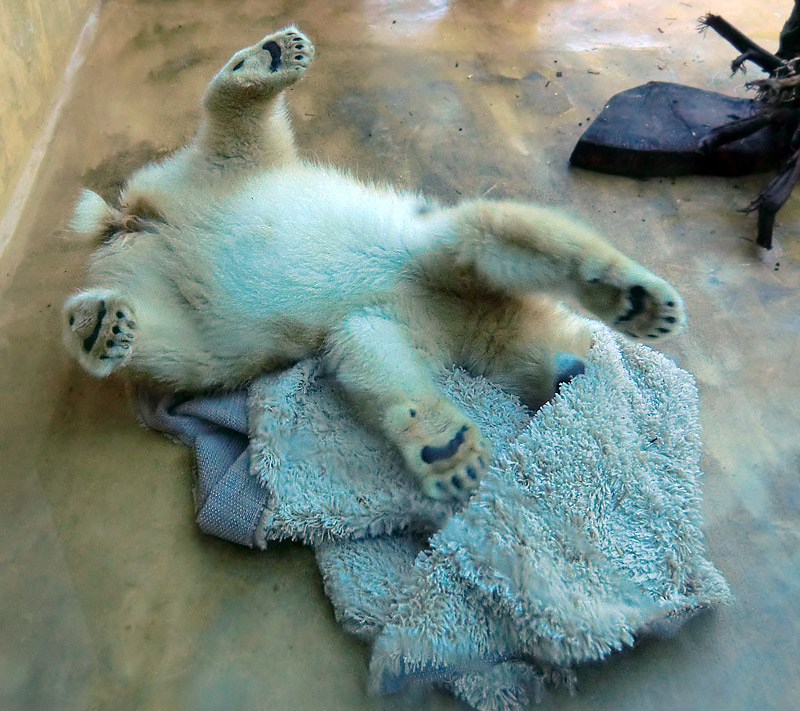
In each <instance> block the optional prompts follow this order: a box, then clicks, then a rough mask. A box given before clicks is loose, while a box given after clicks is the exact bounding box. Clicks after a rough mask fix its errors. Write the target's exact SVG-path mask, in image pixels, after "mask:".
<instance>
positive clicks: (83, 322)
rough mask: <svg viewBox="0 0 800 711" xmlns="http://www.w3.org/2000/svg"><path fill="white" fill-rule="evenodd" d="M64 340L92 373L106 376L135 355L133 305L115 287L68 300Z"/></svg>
mask: <svg viewBox="0 0 800 711" xmlns="http://www.w3.org/2000/svg"><path fill="white" fill-rule="evenodd" d="M63 318H64V341H65V343H66V345H67V348H68V349H69V350H70V351H71V352H72V354H73V355H74V356H75V358H77V360H78V362H79V363H80V364H81V365H82V366H83V367H84V368H85V369H86V370H87V371H88V372H89V373H91V374H92V375H95V376H97V377H104V376H106V375H109V374H110V373H111V372H112V371H113V370H116V369H117V368H119V367H121V366H122V365H123V364H124V363H125V362H126V361H127V360H128V359H129V358H130V356H131V344H132V343H133V338H134V332H135V329H136V321H135V315H134V312H133V308H132V307H131V306H130V305H129V304H128V302H127V301H126V300H124V299H122V298H121V297H119V296H118V295H117V294H115V293H114V292H112V291H109V290H106V289H94V290H90V291H85V292H83V293H81V294H78V295H76V296H73V297H72V298H71V299H68V300H67V302H66V303H65V304H64V309H63Z"/></svg>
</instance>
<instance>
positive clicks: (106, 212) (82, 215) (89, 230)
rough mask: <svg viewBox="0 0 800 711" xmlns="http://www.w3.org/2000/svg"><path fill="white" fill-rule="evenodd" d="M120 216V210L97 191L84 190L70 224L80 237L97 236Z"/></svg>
mask: <svg viewBox="0 0 800 711" xmlns="http://www.w3.org/2000/svg"><path fill="white" fill-rule="evenodd" d="M119 218H120V215H119V211H117V210H115V209H114V208H113V207H111V205H109V204H108V203H107V202H106V201H105V200H103V198H101V197H100V196H99V195H98V194H97V193H93V192H92V191H91V190H83V191H82V192H81V196H80V198H78V202H77V203H76V204H75V210H74V212H73V213H72V220H70V223H69V226H70V229H72V230H73V232H74V233H75V236H76V237H78V238H84V239H88V238H92V237H97V236H98V235H100V234H102V233H103V232H105V231H106V230H107V229H108V226H109V225H110V224H112V223H113V222H115V221H118V220H119Z"/></svg>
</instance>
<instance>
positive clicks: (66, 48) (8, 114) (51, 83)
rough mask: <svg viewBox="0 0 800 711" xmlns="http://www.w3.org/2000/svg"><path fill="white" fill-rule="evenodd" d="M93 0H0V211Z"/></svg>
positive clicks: (38, 132)
mask: <svg viewBox="0 0 800 711" xmlns="http://www.w3.org/2000/svg"><path fill="white" fill-rule="evenodd" d="M96 4H97V3H96V0H0V215H3V213H4V212H5V211H6V208H7V207H8V203H9V200H10V198H11V195H12V193H13V191H14V188H15V187H16V185H17V182H18V180H19V178H20V175H21V174H22V171H23V169H24V168H25V165H26V164H27V162H28V160H29V158H30V155H31V150H32V148H33V146H34V144H35V143H36V140H37V139H38V138H39V136H40V135H41V134H42V130H43V128H44V126H45V124H46V122H47V119H48V117H49V115H50V112H51V110H52V107H53V104H54V101H55V97H56V93H57V91H58V89H59V84H60V81H61V77H62V76H63V74H64V70H65V68H66V66H67V62H68V61H69V58H70V55H71V54H72V50H73V48H74V47H75V43H76V40H77V38H78V34H79V33H80V30H81V28H82V27H83V25H84V24H85V22H86V19H87V18H88V17H89V14H90V13H91V11H92V10H93V9H94V8H95V6H96Z"/></svg>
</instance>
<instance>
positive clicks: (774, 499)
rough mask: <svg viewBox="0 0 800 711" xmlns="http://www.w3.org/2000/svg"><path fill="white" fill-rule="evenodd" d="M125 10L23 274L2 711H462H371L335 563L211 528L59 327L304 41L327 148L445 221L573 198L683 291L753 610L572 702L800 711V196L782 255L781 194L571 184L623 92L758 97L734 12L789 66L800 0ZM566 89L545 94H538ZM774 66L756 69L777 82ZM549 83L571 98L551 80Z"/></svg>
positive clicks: (309, 134)
mask: <svg viewBox="0 0 800 711" xmlns="http://www.w3.org/2000/svg"><path fill="white" fill-rule="evenodd" d="M753 7H754V3H752V2H746V1H745V0H726V2H716V3H714V2H704V3H700V4H697V3H696V2H695V0H691V2H672V1H671V0H637V1H636V2H633V1H631V2H623V1H622V0H542V1H541V2H532V1H530V0H519V1H518V2H513V1H512V0H505V1H503V0H494V1H488V0H450V2H448V0H395V1H392V0H361V1H360V2H356V1H348V0H292V2H288V1H286V2H279V1H277V0H276V1H275V2H263V0H260V1H255V0H240V1H239V2H237V3H235V4H231V3H227V2H222V1H221V0H217V1H216V2H214V1H211V0H191V1H190V0H177V1H176V2H157V1H156V0H141V1H139V2H136V1H135V0H108V1H107V2H105V3H104V5H103V7H102V11H101V14H100V19H99V26H98V33H97V39H96V41H95V42H94V44H93V45H92V47H91V49H90V51H89V54H88V56H87V58H86V63H85V65H84V66H83V68H82V69H81V71H80V73H79V76H78V81H77V85H76V87H75V90H74V93H73V95H72V96H71V98H70V100H69V101H68V103H67V105H66V109H65V111H64V113H63V115H62V117H61V120H60V123H59V126H58V129H57V131H56V135H55V139H54V141H53V143H52V145H51V147H50V149H49V154H48V157H47V159H46V160H45V164H44V166H43V168H42V170H41V172H40V174H39V177H38V181H37V184H36V186H35V189H34V191H33V193H32V195H31V197H30V200H29V201H28V203H27V207H26V209H25V212H24V215H23V218H22V221H21V223H20V226H19V228H18V230H17V234H16V235H15V237H14V241H13V243H12V245H11V246H10V248H9V249H7V250H6V252H5V253H4V255H3V258H2V261H0V267H1V268H2V269H1V270H0V289H2V300H1V301H0V392H2V400H0V412H1V413H2V418H1V419H0V463H1V464H0V467H1V468H2V476H3V494H2V496H0V512H1V515H0V540H2V546H0V560H1V561H2V577H1V578H0V629H1V630H2V634H0V708H3V709H9V710H13V711H16V710H17V709H31V710H33V709H35V710H37V711H39V710H44V709H47V710H49V709H53V710H58V711H68V710H71V709H114V711H126V710H127V709H131V710H132V711H133V710H136V711H145V710H147V711H149V710H156V709H169V710H170V711H179V710H183V709H186V710H187V711H205V710H209V711H216V710H220V709H264V710H267V711H290V710H291V711H296V710H299V711H305V710H306V709H318V708H322V709H326V710H327V711H339V710H341V711H345V710H347V711H358V710H361V709H404V708H410V707H414V708H420V707H423V708H430V709H457V708H462V707H461V706H459V705H458V704H457V703H455V702H454V701H452V700H450V699H449V698H446V697H444V696H434V697H431V698H430V699H429V700H427V701H423V703H422V704H421V705H420V700H419V699H414V700H408V699H403V698H388V699H380V698H371V697H368V696H366V694H365V691H364V687H365V679H366V664H367V659H368V650H367V649H366V648H365V647H364V646H362V645H361V644H360V643H358V642H356V641H354V640H353V639H352V638H349V637H347V636H346V635H345V634H344V633H343V632H342V631H341V630H340V629H339V628H338V626H337V624H336V622H335V620H334V619H333V615H332V611H331V608H330V606H329V604H328V602H327V600H326V598H325V596H324V594H323V592H322V587H321V582H320V579H319V576H318V575H317V572H316V569H315V565H314V561H313V557H312V555H311V553H310V552H309V551H308V550H306V549H304V548H302V547H301V546H299V545H291V544H285V545H276V546H273V547H272V548H271V549H270V550H269V551H268V552H266V553H258V552H253V551H250V550H248V549H243V548H237V547H235V546H233V545H229V544H226V543H223V542H221V541H217V540H213V539H209V538H206V537H203V536H201V535H200V534H199V533H198V532H197V530H196V528H195V526H194V523H193V511H192V498H191V479H190V471H189V467H190V459H189V453H188V451H186V450H185V449H184V448H182V447H180V446H178V445H175V444H172V443H171V442H169V441H168V440H166V439H164V438H163V437H161V436H160V435H157V434H155V433H152V432H150V431H146V430H143V429H141V428H139V427H137V425H136V423H135V421H134V418H133V416H132V415H131V413H130V410H129V407H128V404H127V401H126V398H125V391H124V388H123V387H122V385H121V383H120V382H117V381H114V380H109V381H103V382H101V381H97V380H93V379H91V378H90V377H89V376H87V375H85V374H84V373H83V372H82V371H81V370H79V369H78V367H77V366H76V365H75V364H73V363H72V362H71V361H69V360H68V358H67V357H66V354H65V351H64V350H63V348H62V347H61V345H60V341H59V329H58V321H57V313H58V310H59V308H60V304H61V302H62V301H63V299H64V298H65V296H66V295H67V294H68V293H69V292H70V290H71V289H73V288H75V287H76V286H77V285H78V284H79V283H80V280H81V269H82V265H83V264H84V262H85V259H86V256H87V248H86V247H85V246H82V245H74V244H70V243H68V242H65V241H63V240H58V239H55V237H56V236H58V235H59V234H61V228H62V226H63V225H64V223H65V220H66V219H67V218H68V216H69V214H70V207H71V204H72V202H73V200H74V198H75V196H76V194H77V191H78V190H79V188H80V187H81V186H88V187H92V188H94V189H96V190H100V191H101V192H105V193H106V194H107V195H110V194H112V193H113V191H114V189H115V186H116V185H117V184H118V181H119V180H120V179H121V178H122V177H123V176H124V175H125V174H126V173H128V172H129V171H130V170H131V169H132V168H134V167H136V166H137V165H139V164H140V163H142V162H143V161H145V160H148V159H150V158H152V157H154V156H157V155H160V154H161V153H163V152H165V151H168V150H170V149H172V148H174V147H176V146H178V145H179V144H181V143H182V142H184V141H186V140H187V139H188V138H189V137H190V135H191V134H192V131H193V129H194V126H195V122H196V119H197V99H198V97H199V94H200V92H201V90H202V88H203V86H204V85H205V83H206V81H207V80H208V78H209V77H210V76H211V75H212V74H213V73H214V72H215V71H216V69H217V67H218V66H219V65H221V64H222V63H223V62H224V61H225V60H226V59H227V57H228V56H229V55H230V54H231V53H232V52H233V51H235V50H236V49H238V48H239V47H241V46H244V45H247V44H251V43H252V42H253V41H255V40H256V39H258V38H259V37H261V36H262V35H263V34H265V33H266V32H267V31H268V30H271V29H273V28H277V27H280V26H282V25H283V24H286V23H288V22H290V21H295V22H297V24H298V25H299V26H300V27H301V28H302V29H303V30H305V31H306V32H307V33H308V34H309V35H310V36H311V37H312V38H313V39H314V41H315V43H316V46H317V59H316V62H315V64H314V67H313V68H312V70H311V72H310V74H309V76H308V77H307V79H306V80H305V81H303V82H302V83H301V84H299V85H298V86H296V87H295V88H294V89H293V90H292V92H291V96H290V105H291V109H292V113H293V116H294V119H295V123H296V128H297V134H298V139H299V143H300V145H301V146H302V147H303V150H304V154H305V155H306V156H313V157H316V158H318V159H321V160H325V161H332V162H334V163H337V164H339V165H341V166H344V167H348V168H351V169H353V170H354V171H356V172H357V173H358V174H359V175H361V176H363V177H381V178H385V179H388V180H390V181H392V182H394V183H396V184H398V185H399V186H402V187H407V188H414V189H419V190H423V191H426V192H429V193H431V194H433V195H435V196H436V197H438V198H440V199H442V200H444V201H448V202H450V201H454V200H456V199H458V198H459V197H460V196H462V195H463V196H474V195H488V196H491V197H496V198H500V197H511V198H519V199H531V200H537V201H546V202H550V203H556V204H561V205H566V206H569V207H570V208H571V209H573V210H574V211H575V212H576V213H578V214H580V215H582V216H583V217H584V218H586V219H589V220H590V221H592V222H593V223H595V224H596V225H598V226H599V227H601V228H603V229H604V230H605V231H606V232H607V233H609V234H610V235H611V236H612V238H613V241H615V243H616V244H618V246H620V247H621V248H623V249H624V250H625V251H627V252H629V253H630V254H632V255H633V256H635V257H637V258H638V259H640V260H641V261H643V262H644V263H645V264H646V265H648V266H649V267H651V268H653V269H654V270H655V271H657V272H659V273H661V274H663V275H664V276H665V277H667V278H668V279H669V280H670V281H672V282H673V283H674V284H676V285H677V286H678V287H679V288H680V289H681V290H682V292H683V294H684V296H685V298H686V302H687V305H688V309H689V313H690V325H689V328H688V330H687V332H686V334H685V335H683V336H681V337H680V338H678V339H677V340H675V341H674V342H671V343H669V344H668V345H667V346H666V347H665V352H667V353H668V354H669V355H671V356H673V357H675V358H676V359H677V360H678V362H679V363H680V364H681V365H682V366H683V367H685V368H686V369H688V370H689V371H691V372H693V373H694V374H695V375H696V376H697V378H698V381H699V386H700V390H701V397H702V423H703V427H704V440H705V458H704V470H705V472H706V478H705V484H704V486H705V508H704V513H705V518H706V524H707V528H706V530H707V544H708V551H709V555H710V557H711V559H712V560H713V561H714V562H715V563H716V564H717V565H718V567H719V568H720V569H721V571H722V572H723V574H724V575H725V576H726V577H727V579H728V580H729V581H730V583H731V586H732V588H733V591H734V593H735V595H736V601H735V603H734V604H733V605H731V606H730V607H728V608H725V609H720V610H718V611H716V612H714V613H711V614H708V615H705V616H703V617H700V618H698V619H696V620H694V621H693V622H691V623H690V624H689V625H688V626H687V627H685V628H684V629H683V630H682V631H681V633H680V634H679V635H678V636H677V637H676V638H674V639H672V640H669V641H661V642H648V643H646V644H643V645H641V646H639V647H637V648H635V649H633V650H631V651H629V652H627V653H625V654H621V655H617V656H615V657H614V658H612V659H610V660H608V661H607V662H604V663H601V664H596V665H593V666H591V667H589V668H586V669H583V670H581V672H580V673H579V683H580V690H579V693H578V695H576V696H574V697H569V696H567V695H566V694H555V695H553V696H551V697H550V698H549V699H548V700H547V702H546V706H547V707H548V708H551V709H564V710H569V711H578V710H583V709H592V710H593V711H605V710H610V709H614V710H615V711H633V710H636V711H643V710H649V709H652V710H660V709H684V710H693V709H709V710H711V709H714V710H720V711H721V710H723V709H724V710H725V711H734V710H741V711H745V710H747V711H752V710H767V709H789V708H796V706H795V704H797V703H798V702H797V699H798V698H800V673H799V672H798V666H799V665H800V662H798V659H800V654H798V652H800V643H798V636H800V629H799V627H800V624H799V622H800V613H799V612H798V604H797V600H798V599H800V556H799V555H798V549H799V548H800V546H798V543H800V513H799V512H798V509H799V508H800V477H798V464H800V437H798V426H797V422H798V414H800V412H799V411H800V404H798V403H800V367H798V366H800V336H799V334H800V291H798V286H800V235H798V226H799V225H800V199H798V198H797V197H795V198H793V199H792V200H790V202H789V203H788V205H787V206H786V207H785V208H784V209H783V210H782V211H781V213H780V215H779V220H778V229H777V232H776V236H777V239H778V241H779V242H780V244H781V245H782V251H780V252H779V251H777V250H775V251H773V252H770V253H769V254H767V255H766V256H763V255H761V256H760V255H759V254H758V252H757V250H756V249H755V248H754V245H753V236H754V230H755V219H754V218H753V217H746V216H744V215H742V214H740V213H739V212H737V210H738V209H739V208H741V207H743V206H744V205H745V204H746V203H747V202H748V201H749V199H750V198H751V197H752V196H754V195H755V194H756V193H757V192H758V190H759V189H760V187H761V186H762V185H763V184H764V182H765V181H766V180H767V178H768V176H763V175H762V176H753V177H748V178H743V179H736V180H731V179H719V178H694V177H692V178H679V179H674V180H673V179H651V180H647V181H635V180H630V179H626V178H617V177H610V176H604V175H599V174H592V173H588V172H584V171H579V170H570V169H569V168H568V165H567V158H568V156H569V153H570V151H571V150H572V147H573V146H574V144H575V141H576V140H577V138H578V136H579V135H580V134H581V132H582V131H583V130H584V128H585V127H586V125H587V121H589V120H590V119H591V118H592V117H594V116H595V115H596V114H597V113H598V112H599V110H601V109H602V106H603V104H604V102H605V101H606V100H607V99H608V98H609V97H610V96H612V95H613V94H614V93H616V92H618V91H621V90H623V89H626V88H630V87H632V86H634V85H636V84H639V83H642V82H644V81H648V80H652V79H657V80H667V81H679V82H682V83H686V84H690V85H694V86H699V87H702V88H712V89H716V90H719V91H724V92H727V93H736V94H739V95H744V93H745V92H744V88H743V84H744V81H745V80H744V79H743V78H742V77H741V76H738V77H734V78H730V77H729V71H728V63H729V62H730V60H731V59H732V58H733V55H734V53H733V51H732V50H731V48H730V47H729V46H727V45H726V44H725V43H724V42H723V41H722V40H720V39H718V38H716V37H715V36H712V35H711V34H709V35H708V36H706V37H705V38H702V37H700V36H698V35H697V34H696V32H695V24H696V23H695V21H696V18H697V17H698V16H699V15H700V14H702V13H703V12H705V11H707V10H713V11H716V12H720V13H722V14H724V15H725V17H726V18H727V19H729V20H730V21H732V22H733V23H734V24H736V25H738V26H739V27H741V28H742V29H744V30H745V31H747V32H748V33H749V34H751V35H752V36H753V37H754V38H755V39H756V40H757V41H759V42H760V43H762V44H763V45H764V46H767V47H771V48H775V47H776V46H777V36H778V32H779V30H780V27H781V25H782V23H783V19H785V17H786V16H787V15H788V12H789V10H790V9H791V2H790V1H789V0H782V1H781V2H779V3H778V2H775V3H761V4H760V7H759V8H758V9H753ZM531 72H538V74H539V75H541V77H543V80H538V79H536V78H535V75H534V78H533V79H530V78H529V79H527V80H525V79H523V78H524V77H526V76H528V75H530V73H531ZM756 74H757V72H756V70H755V69H753V70H751V74H750V77H751V78H752V77H753V76H755V75H756ZM547 81H549V82H550V83H549V85H547V86H545V84H546V82H547Z"/></svg>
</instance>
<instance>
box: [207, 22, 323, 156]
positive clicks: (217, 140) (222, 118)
mask: <svg viewBox="0 0 800 711" xmlns="http://www.w3.org/2000/svg"><path fill="white" fill-rule="evenodd" d="M313 59H314V46H313V45H312V44H311V42H310V41H309V39H308V37H306V36H305V35H304V34H303V33H302V32H300V30H298V29H297V28H296V27H294V25H292V26H290V27H286V28H285V29H283V30H280V31H279V32H275V33H273V34H270V35H267V36H266V37H264V38H263V39H261V40H260V41H259V42H258V43H256V44H254V45H252V46H251V47H245V48H244V49H241V50H239V51H238V52H236V54H234V55H233V56H232V57H231V58H230V59H229V60H228V62H227V63H226V64H225V66H224V67H222V69H220V70H219V72H217V74H216V76H215V77H214V78H213V79H212V80H211V82H210V83H209V85H208V87H207V88H206V91H205V94H204V96H203V109H204V116H203V120H202V122H201V125H200V128H199V131H198V134H197V139H196V141H195V145H196V146H197V147H198V148H199V150H200V152H201V153H202V154H204V155H205V156H206V157H207V158H209V159H210V160H211V161H212V162H213V163H214V164H215V165H223V164H224V165H228V166H235V165H237V164H238V165H239V166H240V167H245V168H247V167H253V168H259V169H263V168H267V167H272V166H273V165H280V164H282V163H286V162H288V161H292V160H295V159H296V157H297V156H296V151H295V147H294V139H293V136H292V131H291V127H290V126H289V120H288V118H287V116H286V111H285V108H284V105H283V101H282V95H281V92H282V91H283V90H284V89H285V88H286V87H288V86H289V85H291V84H293V83H294V82H296V81H297V80H298V79H300V78H301V77H302V76H303V75H304V74H305V73H306V70H307V69H308V67H309V66H310V65H311V62H312V60H313Z"/></svg>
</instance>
